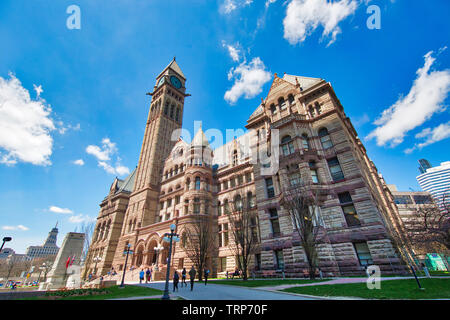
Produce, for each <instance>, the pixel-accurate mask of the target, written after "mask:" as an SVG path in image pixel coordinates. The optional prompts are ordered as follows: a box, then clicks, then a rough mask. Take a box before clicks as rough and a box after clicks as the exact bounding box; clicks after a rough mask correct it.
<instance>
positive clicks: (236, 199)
mask: <svg viewBox="0 0 450 320" xmlns="http://www.w3.org/2000/svg"><path fill="white" fill-rule="evenodd" d="M234 207H235V209H236V210H238V211H239V210H242V198H241V196H240V195H239V194H238V195H236V196H235V197H234Z"/></svg>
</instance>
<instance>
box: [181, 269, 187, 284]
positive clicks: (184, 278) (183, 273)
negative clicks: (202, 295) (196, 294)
mask: <svg viewBox="0 0 450 320" xmlns="http://www.w3.org/2000/svg"><path fill="white" fill-rule="evenodd" d="M186 273H187V272H186V268H183V271H181V286H183V284H184V286H185V287H187V283H186Z"/></svg>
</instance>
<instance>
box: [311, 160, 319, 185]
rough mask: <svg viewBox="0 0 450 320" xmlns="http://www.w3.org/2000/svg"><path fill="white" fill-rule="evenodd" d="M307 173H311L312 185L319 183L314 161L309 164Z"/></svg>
mask: <svg viewBox="0 0 450 320" xmlns="http://www.w3.org/2000/svg"><path fill="white" fill-rule="evenodd" d="M309 171H310V172H311V179H312V182H313V183H319V175H318V174H317V167H316V162H315V161H310V162H309Z"/></svg>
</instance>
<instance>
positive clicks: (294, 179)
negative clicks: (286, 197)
mask: <svg viewBox="0 0 450 320" xmlns="http://www.w3.org/2000/svg"><path fill="white" fill-rule="evenodd" d="M300 182H301V180H300V174H299V173H298V172H295V173H291V174H290V175H289V183H290V185H291V187H295V186H297V185H299V184H300Z"/></svg>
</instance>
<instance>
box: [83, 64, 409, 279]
mask: <svg viewBox="0 0 450 320" xmlns="http://www.w3.org/2000/svg"><path fill="white" fill-rule="evenodd" d="M185 83H186V77H185V76H184V74H183V72H182V71H181V69H180V67H179V66H178V64H177V62H176V61H175V59H174V60H173V61H172V62H171V63H170V64H169V65H168V66H167V67H166V68H165V69H164V70H163V71H162V72H161V74H160V75H158V77H157V78H156V85H155V87H154V89H153V92H151V93H149V95H151V97H152V101H151V105H150V110H149V113H148V119H147V124H146V129H145V134H144V139H143V143H142V149H141V153H140V157H139V163H138V166H137V167H136V169H135V170H134V171H133V172H132V173H131V174H130V175H129V176H128V177H127V178H126V179H125V180H120V179H118V178H116V179H115V180H114V182H113V183H112V185H111V188H110V192H109V194H108V195H107V196H106V198H105V199H104V200H103V201H102V202H101V204H100V208H101V209H100V213H99V215H98V218H97V224H96V226H95V231H94V234H93V238H92V244H91V247H90V250H89V254H88V257H87V260H86V270H87V274H89V273H92V274H94V275H101V274H102V275H105V274H106V273H107V272H108V271H110V270H111V268H114V270H115V271H117V273H118V276H119V275H120V274H121V273H122V272H121V271H123V268H124V264H125V258H126V255H125V254H124V251H125V249H126V248H127V246H128V244H130V245H131V250H132V251H133V254H132V255H131V256H130V257H129V260H128V265H127V269H128V270H129V266H133V267H134V268H132V269H135V270H140V269H141V268H147V267H152V268H153V270H154V271H155V269H156V270H159V271H156V272H155V273H154V275H155V278H161V277H162V275H163V274H164V275H165V273H163V272H165V270H167V269H166V268H167V257H168V244H167V242H165V241H163V236H164V233H167V232H169V229H170V228H169V226H170V225H171V224H175V225H176V226H177V229H176V232H177V233H178V234H180V235H181V238H183V235H184V234H183V230H184V229H185V227H186V226H187V225H189V223H190V221H191V219H192V217H193V216H196V215H197V216H198V215H209V216H211V217H212V220H213V225H214V232H213V234H214V237H215V249H214V251H213V252H214V254H212V255H211V256H209V257H208V259H207V267H208V268H209V269H210V270H211V272H212V275H213V276H215V275H223V274H224V273H225V272H226V271H228V272H232V271H234V270H235V267H236V266H237V264H236V263H237V260H236V256H235V254H234V253H233V251H231V250H230V241H233V237H232V232H231V230H230V228H231V226H230V223H229V219H228V215H229V214H230V210H231V211H232V208H233V206H229V204H230V203H232V202H235V201H236V199H237V198H239V199H240V198H241V197H242V196H245V198H246V199H247V200H248V201H249V203H250V206H251V208H252V210H255V211H256V212H257V221H256V222H255V225H254V234H255V236H256V237H257V239H258V246H257V249H256V251H255V252H254V254H252V257H251V267H250V268H251V270H252V271H255V273H256V275H257V276H264V277H271V276H281V272H282V271H284V272H285V275H286V276H287V277H303V276H304V274H305V272H307V261H306V260H305V259H306V258H305V254H304V251H303V249H302V247H301V245H300V242H299V241H298V235H297V232H296V231H295V230H294V227H293V223H292V222H291V217H290V215H289V213H288V212H287V211H286V210H285V209H284V208H283V206H282V205H281V204H280V199H281V196H282V194H283V190H284V186H289V185H295V184H297V183H299V182H300V181H303V182H307V183H308V184H310V185H313V186H319V187H320V188H321V190H322V191H324V192H325V194H326V197H325V200H324V201H323V203H322V204H321V206H320V210H319V213H318V215H319V216H320V217H319V219H318V221H319V222H318V223H319V224H320V225H321V227H322V228H323V232H324V233H325V234H326V241H322V242H321V243H320V244H318V246H317V250H318V261H319V267H320V268H321V270H323V272H324V273H325V275H335V276H339V275H350V274H361V273H362V272H364V267H365V266H367V265H370V264H375V265H378V266H379V267H380V268H381V270H382V272H385V273H392V272H399V270H402V268H403V264H404V262H403V261H405V252H404V250H403V248H400V247H401V246H399V245H398V241H394V239H396V238H398V235H399V234H400V238H401V234H402V224H401V220H400V219H399V218H398V213H397V208H396V207H395V204H394V202H393V198H392V195H391V194H390V192H389V190H388V189H387V187H386V184H385V182H384V180H383V178H382V177H381V175H380V174H379V173H378V172H377V169H376V167H375V165H374V164H373V162H372V161H371V160H370V159H369V158H368V156H367V154H366V150H365V148H364V146H363V144H362V142H361V141H360V139H359V138H358V136H357V133H356V131H355V129H354V128H353V126H352V124H351V122H350V119H349V118H348V117H347V116H346V115H345V112H344V110H343V107H342V105H341V104H340V101H339V100H338V98H337V97H336V95H335V93H334V90H333V88H332V86H331V84H330V83H328V82H326V81H325V80H323V79H319V78H308V77H301V76H293V75H288V74H285V75H284V76H283V78H280V77H278V76H277V74H275V75H274V79H273V83H272V85H271V88H270V91H269V93H268V95H267V97H266V98H265V99H262V101H261V104H260V105H259V106H258V107H257V108H256V110H255V111H254V112H253V114H252V115H251V116H250V118H249V119H248V120H247V124H246V125H245V127H246V128H247V129H248V130H247V131H246V133H245V134H243V135H241V136H239V137H236V138H234V139H233V140H232V141H228V142H227V143H226V144H224V145H222V146H221V147H218V148H216V149H215V150H212V149H211V147H210V145H209V143H208V139H207V138H206V135H205V133H204V132H203V130H202V129H201V128H200V129H199V130H198V131H197V132H196V134H195V137H194V138H193V139H192V141H191V142H190V143H188V142H186V141H184V140H182V139H180V138H176V139H174V138H173V132H174V131H175V132H178V131H176V130H177V129H180V128H181V127H182V120H183V113H184V99H185V98H186V97H187V96H188V94H186V87H185ZM275 130H278V134H277V135H275V134H271V132H274V131H275ZM178 137H180V135H178ZM275 137H276V138H277V139H279V141H275V142H274V141H270V139H272V140H273V139H274V138H275ZM268 144H271V145H276V146H277V147H278V148H279V158H278V160H277V161H278V162H277V163H276V165H277V170H276V172H275V171H273V172H271V174H262V172H263V171H262V169H263V167H264V166H267V165H266V164H261V163H260V162H259V161H252V154H253V153H254V150H255V149H258V148H260V147H261V146H264V145H266V146H267V145H268ZM195 149H200V150H202V151H203V152H202V153H201V154H202V155H203V158H197V157H196V154H197V153H196V152H194V151H193V150H195ZM205 155H206V157H205ZM208 155H209V156H208ZM269 166H270V164H269ZM394 235H396V236H394ZM182 240H184V239H182ZM155 249H156V250H155ZM191 265H192V261H190V259H189V258H188V257H187V255H186V252H185V250H184V248H183V241H180V242H178V243H174V247H173V250H172V261H171V270H172V268H173V269H177V270H180V269H182V268H183V267H186V268H187V269H189V268H190V267H191ZM155 267H157V268H155ZM158 272H159V273H158ZM158 274H159V275H158ZM131 276H134V277H135V278H136V273H135V274H134V275H133V273H132V272H128V273H127V278H128V277H131Z"/></svg>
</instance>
